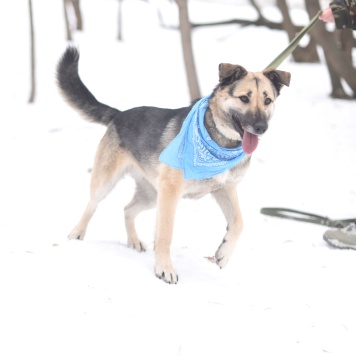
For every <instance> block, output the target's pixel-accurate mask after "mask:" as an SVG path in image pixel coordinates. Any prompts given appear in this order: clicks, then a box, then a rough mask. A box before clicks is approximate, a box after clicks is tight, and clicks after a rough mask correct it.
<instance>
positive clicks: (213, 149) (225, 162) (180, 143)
mask: <svg viewBox="0 0 356 356" xmlns="http://www.w3.org/2000/svg"><path fill="white" fill-rule="evenodd" d="M209 98H210V95H209V96H206V97H205V98H202V99H200V100H199V101H198V102H197V103H195V105H194V106H193V108H192V109H191V110H190V112H189V113H188V115H187V117H186V118H185V120H184V122H183V126H182V128H181V130H180V132H179V134H178V135H177V136H176V137H175V138H174V139H173V141H172V142H171V143H170V144H169V145H168V146H167V147H166V148H165V150H164V151H163V152H162V153H161V155H160V157H159V160H160V161H161V162H163V163H165V164H166V165H168V166H170V167H173V168H178V169H182V170H183V171H184V178H185V179H197V180H200V179H206V178H211V177H213V176H215V175H217V174H219V173H223V172H225V171H226V170H228V169H230V168H231V167H233V166H235V165H236V164H237V163H238V162H240V161H241V160H242V159H243V158H244V157H245V156H246V153H245V152H244V151H243V149H242V146H241V145H239V146H238V147H236V148H232V149H231V148H223V147H220V146H218V145H217V143H216V142H214V141H213V140H212V138H211V137H210V135H209V133H208V131H207V130H206V128H205V126H204V114H205V112H206V109H207V108H208V106H209Z"/></svg>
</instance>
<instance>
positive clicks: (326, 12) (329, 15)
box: [319, 7, 335, 22]
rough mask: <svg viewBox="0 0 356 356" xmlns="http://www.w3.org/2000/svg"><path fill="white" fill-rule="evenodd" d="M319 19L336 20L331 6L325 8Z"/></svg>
mask: <svg viewBox="0 0 356 356" xmlns="http://www.w3.org/2000/svg"><path fill="white" fill-rule="evenodd" d="M319 19H320V20H322V21H324V22H335V19H334V16H333V12H332V11H331V8H330V7H328V8H326V9H324V10H323V12H322V13H321V15H320V16H319Z"/></svg>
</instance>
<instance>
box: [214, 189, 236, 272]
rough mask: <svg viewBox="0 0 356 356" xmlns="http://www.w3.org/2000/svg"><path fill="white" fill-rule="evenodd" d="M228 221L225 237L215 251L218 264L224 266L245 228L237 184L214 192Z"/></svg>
mask: <svg viewBox="0 0 356 356" xmlns="http://www.w3.org/2000/svg"><path fill="white" fill-rule="evenodd" d="M213 196H214V198H215V199H216V201H217V203H218V204H219V206H220V208H221V210H222V212H223V214H224V216H225V218H226V221H227V231H226V234H225V236H224V239H223V241H222V243H221V245H220V246H219V248H218V249H217V251H216V253H215V260H216V264H217V265H218V266H219V267H220V268H223V267H225V265H226V263H227V261H228V260H229V258H230V257H231V255H232V253H233V251H234V248H235V245H236V242H237V240H238V238H239V236H240V234H241V231H242V228H243V221H242V216H241V211H240V207H239V202H238V197H237V192H236V187H235V186H226V187H224V188H222V189H220V190H218V191H216V192H214V193H213Z"/></svg>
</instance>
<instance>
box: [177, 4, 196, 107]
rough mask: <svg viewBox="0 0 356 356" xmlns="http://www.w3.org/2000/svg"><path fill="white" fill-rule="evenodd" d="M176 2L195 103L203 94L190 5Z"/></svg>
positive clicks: (189, 81)
mask: <svg viewBox="0 0 356 356" xmlns="http://www.w3.org/2000/svg"><path fill="white" fill-rule="evenodd" d="M176 2H177V5H178V9H179V28H180V35H181V42H182V50H183V57H184V64H185V70H186V75H187V80H188V86H189V93H190V99H191V101H194V100H196V99H199V98H201V94H200V89H199V84H198V77H197V72H196V69H195V62H194V55H193V47H192V39H191V24H190V21H189V14H188V4H187V0H176Z"/></svg>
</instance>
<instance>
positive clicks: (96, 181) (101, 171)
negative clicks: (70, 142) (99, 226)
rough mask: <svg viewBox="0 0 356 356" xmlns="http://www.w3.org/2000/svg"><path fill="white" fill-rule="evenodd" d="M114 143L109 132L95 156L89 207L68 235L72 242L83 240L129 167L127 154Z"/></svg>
mask: <svg viewBox="0 0 356 356" xmlns="http://www.w3.org/2000/svg"><path fill="white" fill-rule="evenodd" d="M115 140H117V138H115ZM113 142H115V141H114V138H113V137H112V133H110V132H109V131H107V133H106V134H105V135H104V137H103V138H102V140H101V141H100V144H99V146H98V149H97V152H96V155H95V160H94V165H93V170H92V176H91V182H90V199H89V202H88V205H87V207H86V209H85V211H84V213H83V215H82V217H81V219H80V220H79V222H78V224H77V225H76V226H75V227H74V229H73V230H72V231H71V233H70V234H69V235H68V239H70V240H74V239H77V240H83V238H84V235H85V232H86V229H87V226H88V224H89V222H90V219H91V218H92V216H93V215H94V213H95V210H96V208H97V206H98V204H99V203H100V202H101V201H102V200H103V199H104V198H105V197H106V196H107V195H108V194H109V193H110V192H111V191H112V189H113V188H114V187H115V185H116V183H117V181H118V180H119V178H120V177H121V176H122V174H123V172H124V171H125V168H126V167H127V165H128V160H129V158H128V157H127V154H126V153H125V152H124V151H121V150H120V148H119V147H118V145H117V144H115V143H113Z"/></svg>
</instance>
